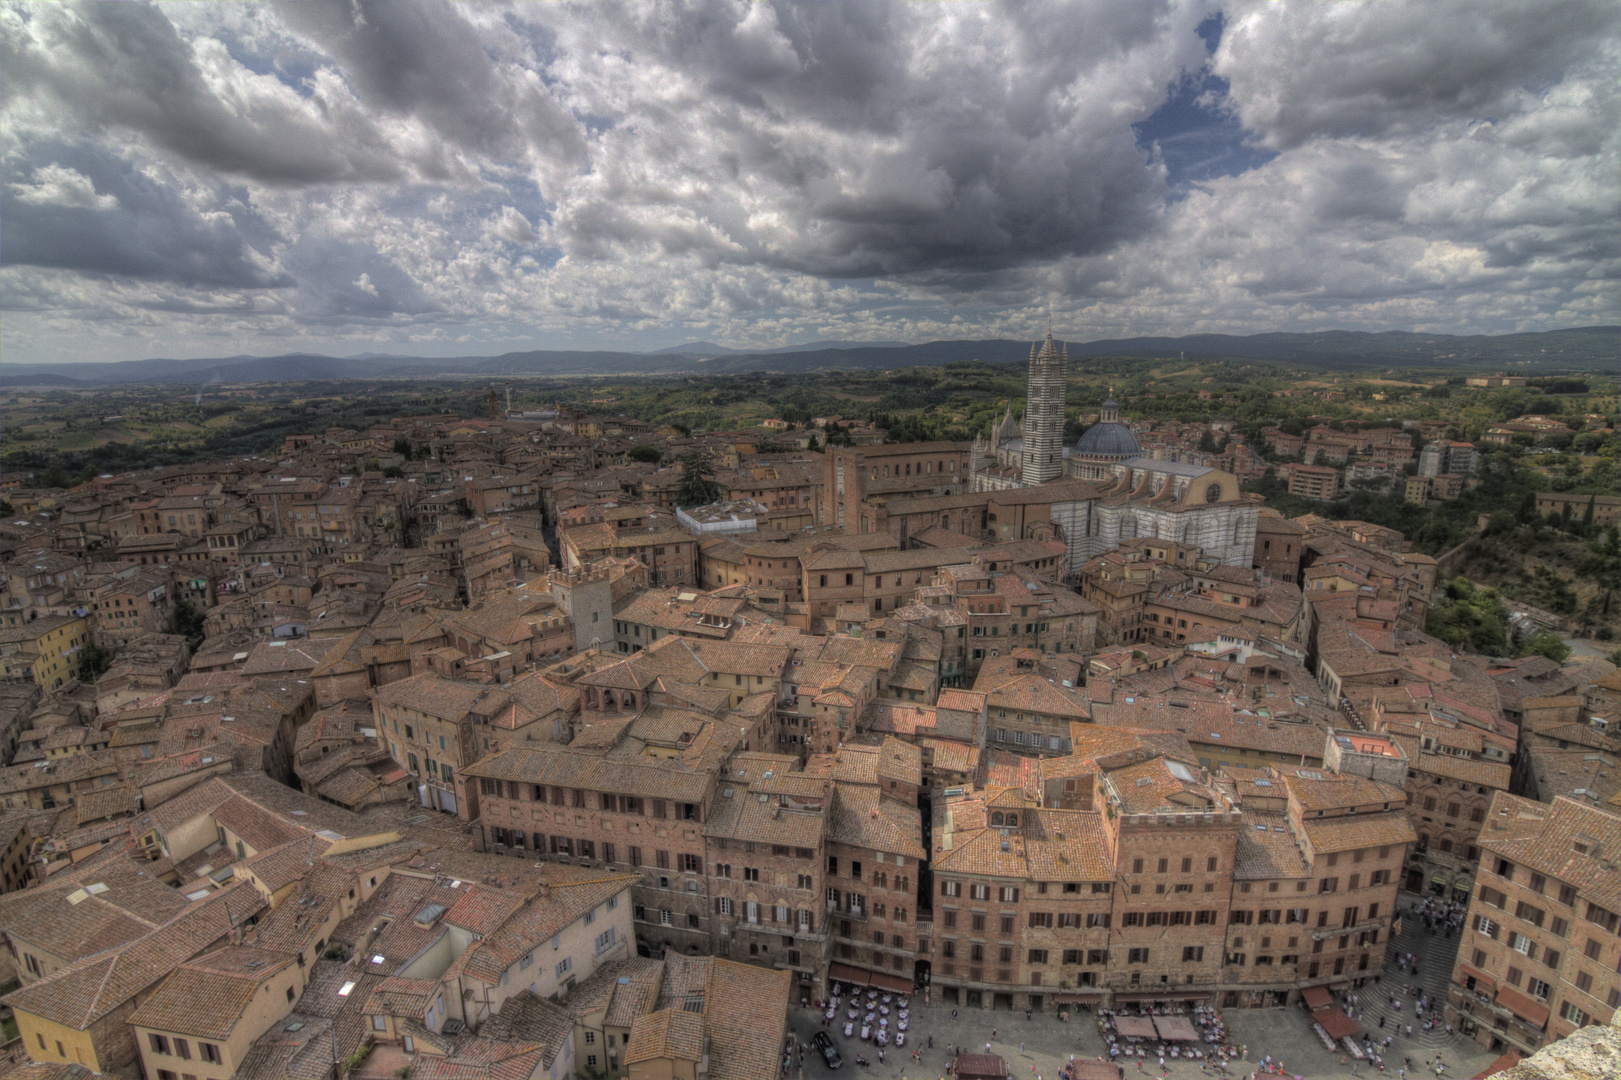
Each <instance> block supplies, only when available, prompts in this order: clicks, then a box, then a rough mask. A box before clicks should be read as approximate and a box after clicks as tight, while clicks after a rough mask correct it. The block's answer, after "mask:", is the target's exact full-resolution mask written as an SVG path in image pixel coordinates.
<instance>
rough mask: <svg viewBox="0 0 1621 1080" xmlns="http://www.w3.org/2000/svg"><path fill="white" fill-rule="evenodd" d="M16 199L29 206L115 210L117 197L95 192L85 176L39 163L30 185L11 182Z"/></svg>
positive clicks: (94, 187) (75, 170) (93, 186)
mask: <svg viewBox="0 0 1621 1080" xmlns="http://www.w3.org/2000/svg"><path fill="white" fill-rule="evenodd" d="M11 190H12V192H13V193H14V194H15V195H16V196H17V200H18V201H19V202H23V203H27V204H28V205H30V206H66V207H72V208H73V209H76V210H115V209H117V208H118V196H116V195H98V194H97V193H96V186H95V184H93V183H92V182H91V180H90V178H89V177H88V176H86V175H85V174H84V173H82V172H79V171H78V170H77V169H67V168H63V167H62V166H60V165H41V166H40V167H39V168H37V169H35V170H34V182H33V183H31V184H12V185H11Z"/></svg>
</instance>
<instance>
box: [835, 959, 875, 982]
mask: <svg viewBox="0 0 1621 1080" xmlns="http://www.w3.org/2000/svg"><path fill="white" fill-rule="evenodd" d="M827 974H828V977H829V978H831V979H837V980H838V981H839V982H847V983H855V984H856V985H857V986H866V985H867V982H868V980H870V979H871V978H872V973H871V972H870V971H862V970H861V969H860V968H855V967H851V966H850V965H849V964H830V965H829V966H828V969H827Z"/></svg>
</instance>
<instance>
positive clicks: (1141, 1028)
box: [1114, 1016, 1159, 1039]
mask: <svg viewBox="0 0 1621 1080" xmlns="http://www.w3.org/2000/svg"><path fill="white" fill-rule="evenodd" d="M1114 1029H1115V1030H1116V1031H1118V1032H1119V1033H1120V1035H1121V1037H1122V1038H1126V1039H1155V1038H1158V1037H1159V1032H1158V1031H1155V1030H1154V1021H1152V1020H1150V1019H1149V1018H1148V1017H1146V1016H1117V1017H1115V1018H1114Z"/></svg>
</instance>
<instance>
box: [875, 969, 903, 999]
mask: <svg viewBox="0 0 1621 1080" xmlns="http://www.w3.org/2000/svg"><path fill="white" fill-rule="evenodd" d="M870 985H872V986H876V987H877V988H878V989H880V990H892V991H894V992H895V993H897V994H910V993H911V992H912V980H911V979H908V978H906V977H905V976H904V975H886V974H884V973H883V972H882V971H875V972H873V973H872V982H871V984H870Z"/></svg>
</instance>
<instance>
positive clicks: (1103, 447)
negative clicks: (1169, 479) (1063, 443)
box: [1074, 394, 1143, 458]
mask: <svg viewBox="0 0 1621 1080" xmlns="http://www.w3.org/2000/svg"><path fill="white" fill-rule="evenodd" d="M1142 452H1143V450H1142V447H1140V446H1138V445H1137V436H1135V435H1133V434H1132V433H1131V429H1130V428H1129V427H1127V426H1126V425H1125V424H1122V423H1121V422H1120V406H1119V405H1118V404H1116V403H1115V400H1114V396H1113V395H1112V394H1111V395H1110V396H1109V400H1107V401H1105V402H1104V403H1103V410H1102V412H1101V413H1099V419H1098V422H1097V423H1095V424H1093V425H1092V426H1091V427H1089V428H1087V429H1086V430H1085V431H1083V432H1081V437H1080V438H1079V439H1078V440H1076V443H1075V450H1074V453H1076V454H1077V455H1079V456H1081V457H1109V458H1129V457H1139V456H1141V455H1142Z"/></svg>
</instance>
